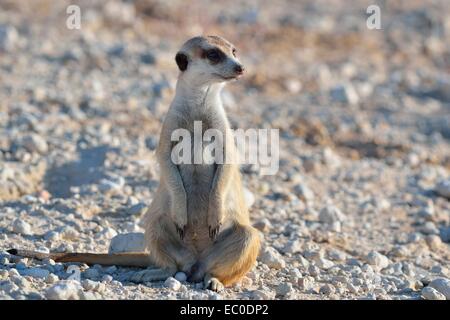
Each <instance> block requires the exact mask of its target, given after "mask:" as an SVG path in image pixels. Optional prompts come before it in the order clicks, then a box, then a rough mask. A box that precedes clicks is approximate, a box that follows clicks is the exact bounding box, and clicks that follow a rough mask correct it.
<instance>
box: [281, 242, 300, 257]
mask: <svg viewBox="0 0 450 320" xmlns="http://www.w3.org/2000/svg"><path fill="white" fill-rule="evenodd" d="M302 251H303V247H302V243H301V242H300V241H299V240H291V241H289V242H287V243H286V245H285V246H284V248H283V252H286V253H291V254H294V253H299V252H302Z"/></svg>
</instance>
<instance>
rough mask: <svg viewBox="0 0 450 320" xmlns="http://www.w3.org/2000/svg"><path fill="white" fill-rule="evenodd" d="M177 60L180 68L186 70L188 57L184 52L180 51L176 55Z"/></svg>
mask: <svg viewBox="0 0 450 320" xmlns="http://www.w3.org/2000/svg"><path fill="white" fill-rule="evenodd" d="M175 61H176V62H177V65H178V68H179V69H180V70H181V71H184V70H186V69H187V66H188V58H187V56H186V55H185V54H184V53H181V52H178V53H177V55H176V56H175Z"/></svg>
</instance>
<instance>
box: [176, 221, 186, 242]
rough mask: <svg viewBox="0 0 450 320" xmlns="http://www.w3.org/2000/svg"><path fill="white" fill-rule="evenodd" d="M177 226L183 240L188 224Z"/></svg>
mask: <svg viewBox="0 0 450 320" xmlns="http://www.w3.org/2000/svg"><path fill="white" fill-rule="evenodd" d="M175 228H176V229H177V233H178V236H179V237H180V239H181V240H183V239H184V233H185V229H186V226H184V227H180V226H178V225H175Z"/></svg>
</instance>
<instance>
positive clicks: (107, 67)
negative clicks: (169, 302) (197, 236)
mask: <svg viewBox="0 0 450 320" xmlns="http://www.w3.org/2000/svg"><path fill="white" fill-rule="evenodd" d="M373 2H378V4H379V5H380V6H381V14H382V30H368V29H367V27H366V18H367V15H366V14H365V10H366V8H367V6H368V5H369V4H372V3H373ZM57 3H58V4H56V2H55V1H48V0H47V1H46V0H39V1H12V0H10V1H0V299H442V300H443V299H447V300H448V299H450V280H449V278H450V270H449V266H450V263H449V261H450V246H449V242H450V202H449V200H450V173H449V170H450V146H449V143H450V8H449V7H450V5H449V4H448V1H446V0H441V1H407V2H406V1H404V2H398V3H391V2H388V1H372V2H371V3H369V2H367V1H354V2H352V3H353V4H352V6H349V5H344V2H343V1H342V2H341V1H288V0H283V1H276V2H275V1H245V3H244V1H229V0H226V1H220V2H219V1H216V2H214V3H213V4H208V3H207V2H206V1H200V0H198V1H189V4H187V3H185V2H184V1H171V2H170V6H169V5H165V4H164V1H127V2H121V1H116V0H115V1H75V3H77V4H79V5H80V7H81V13H82V28H81V29H80V30H69V29H67V28H66V26H65V19H66V6H67V5H68V4H69V3H68V2H65V1H58V2H57ZM205 7H207V9H205ZM186 13H189V14H186ZM202 33H207V34H219V35H222V36H224V37H225V38H227V39H229V40H230V41H231V42H233V43H234V44H235V45H236V46H237V48H238V50H239V54H240V56H241V57H242V61H243V62H244V64H245V65H246V67H247V70H248V73H247V75H246V76H245V77H244V78H243V79H242V80H240V81H238V82H234V83H232V84H230V85H229V86H228V87H227V89H226V91H224V94H223V99H224V103H225V105H226V109H227V110H228V114H229V118H230V121H231V123H232V126H233V127H235V128H244V129H246V128H278V129H279V130H280V170H279V172H278V173H277V174H276V175H273V176H266V175H261V172H260V170H259V168H258V167H257V166H243V167H242V173H243V179H244V183H245V186H246V188H247V192H246V199H247V201H248V202H249V204H250V205H251V208H250V211H251V217H252V222H253V223H254V225H255V226H256V227H257V228H258V229H259V230H260V231H261V238H262V239H263V247H262V250H261V254H260V256H259V258H258V263H257V266H256V267H255V268H254V269H253V270H252V271H251V272H250V273H249V274H248V275H247V277H245V278H244V279H243V280H242V283H240V284H238V285H235V286H234V287H231V288H227V289H225V290H224V291H223V292H220V293H214V292H212V291H209V290H202V289H200V288H199V287H198V286H196V285H194V284H189V283H186V282H185V281H184V280H185V277H184V275H183V274H177V275H176V276H175V278H176V279H175V278H169V279H168V280H166V281H165V282H155V283H145V284H139V285H136V284H133V283H130V282H128V281H126V279H127V277H128V276H129V275H130V274H131V273H132V272H136V271H137V269H133V268H117V267H115V266H112V267H101V266H98V265H95V266H91V267H88V266H87V265H78V267H79V268H80V270H81V281H77V280H73V279H72V278H73V276H74V275H75V276H76V273H75V274H71V269H72V268H73V267H70V265H69V264H61V263H55V262H54V261H51V260H47V261H34V260H28V259H23V258H18V257H15V256H12V255H9V254H8V253H6V251H5V250H6V249H8V248H11V247H19V248H29V249H37V250H41V251H48V250H52V251H60V252H63V251H68V252H71V251H92V252H107V251H108V250H111V251H117V250H119V251H120V250H125V249H128V250H129V249H130V248H136V247H139V246H140V245H141V240H142V238H141V236H142V235H141V232H142V230H143V229H142V227H141V224H140V222H141V219H142V217H143V214H144V212H145V208H146V206H147V205H148V204H149V203H150V202H151V201H152V197H153V195H154V192H155V191H156V188H157V185H158V176H159V169H158V167H157V166H156V161H155V156H154V149H155V147H156V145H157V143H158V133H159V129H160V126H161V121H162V119H163V117H164V114H165V112H166V111H167V108H168V105H169V103H170V101H171V99H172V97H173V94H174V85H175V81H176V75H177V68H176V65H175V63H174V56H175V53H176V51H177V49H178V48H179V47H180V45H181V44H182V43H183V42H184V41H185V40H186V39H187V38H189V37H191V36H193V35H197V34H202ZM121 234H126V235H121ZM118 235H119V236H118ZM112 239H114V240H113V242H111V240H112ZM69 277H71V279H69Z"/></svg>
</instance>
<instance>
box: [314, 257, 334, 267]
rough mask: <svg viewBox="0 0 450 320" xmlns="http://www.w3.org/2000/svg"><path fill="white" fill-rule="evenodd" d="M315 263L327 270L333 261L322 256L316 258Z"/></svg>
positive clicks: (332, 264)
mask: <svg viewBox="0 0 450 320" xmlns="http://www.w3.org/2000/svg"><path fill="white" fill-rule="evenodd" d="M316 264H317V266H318V267H319V268H321V269H325V270H328V269H330V268H332V267H333V266H334V262H333V261H330V260H327V259H324V258H319V259H317V261H316Z"/></svg>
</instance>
